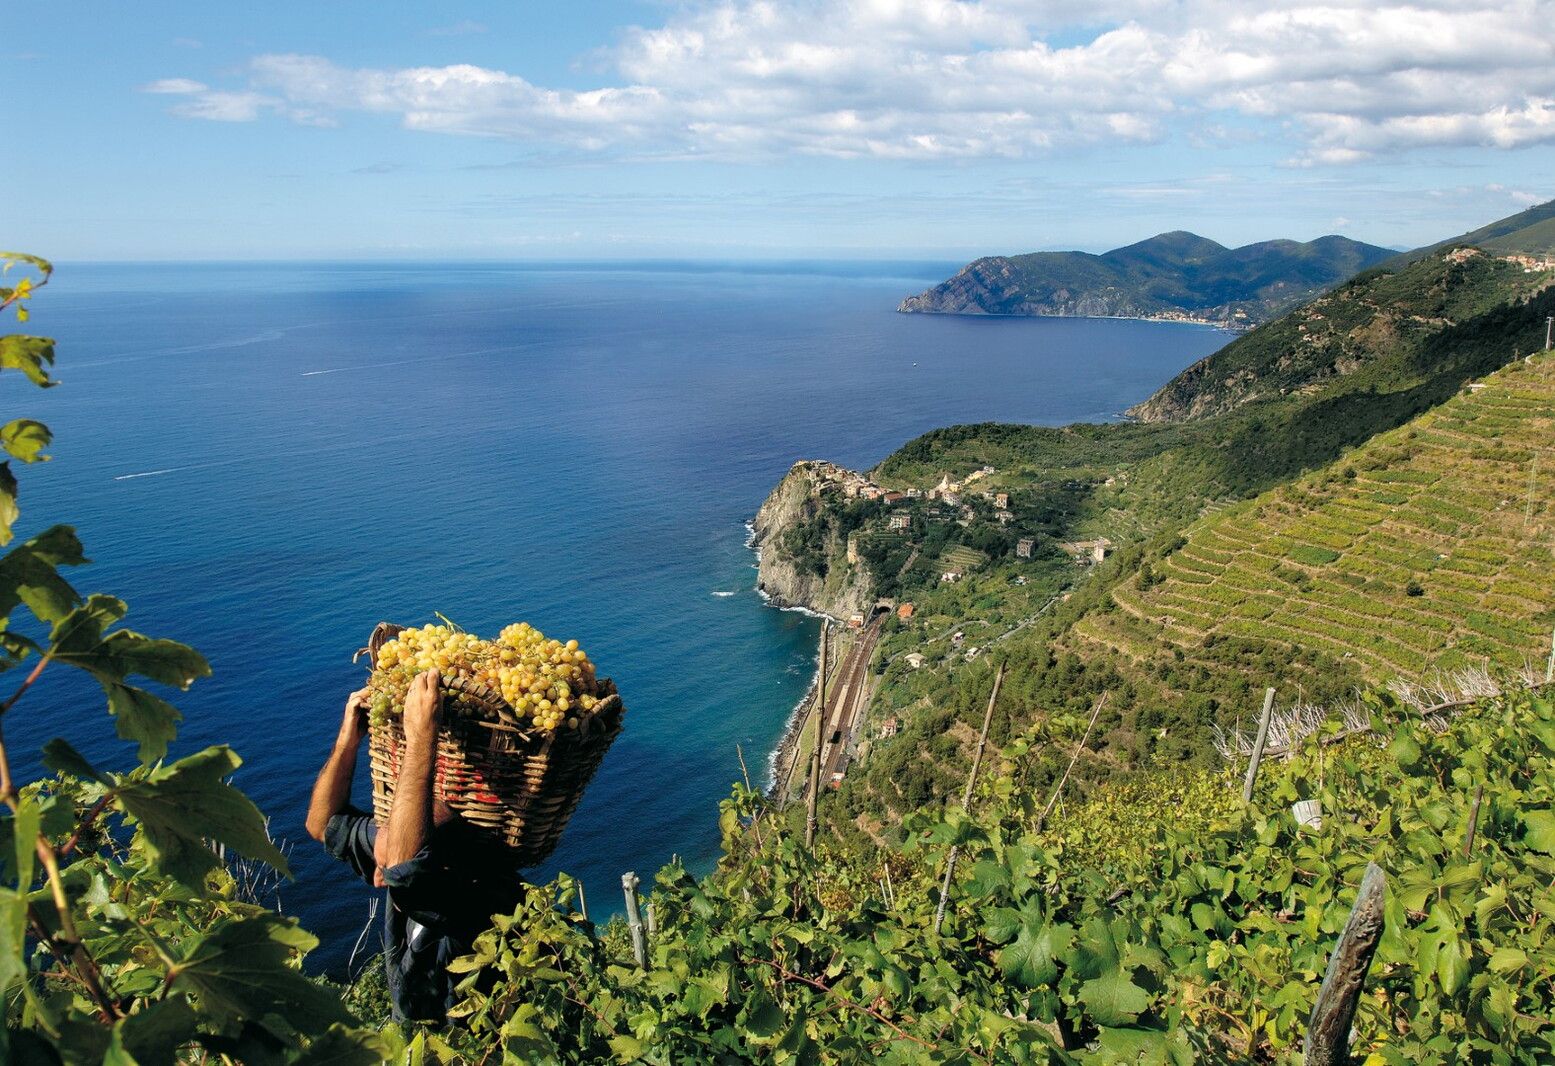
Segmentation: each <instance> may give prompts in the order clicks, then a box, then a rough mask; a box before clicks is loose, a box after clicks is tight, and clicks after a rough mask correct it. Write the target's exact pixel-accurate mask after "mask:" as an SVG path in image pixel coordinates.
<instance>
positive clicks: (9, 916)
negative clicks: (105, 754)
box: [0, 796, 43, 990]
mask: <svg viewBox="0 0 1555 1066" xmlns="http://www.w3.org/2000/svg"><path fill="white" fill-rule="evenodd" d="M42 819H43V815H42V812H41V811H40V810H39V808H38V803H37V800H36V799H34V798H32V797H27V796H24V797H23V798H22V799H21V800H20V801H19V803H18V805H17V808H16V814H15V815H14V816H12V818H11V819H10V823H11V824H10V826H9V828H10V830H11V843H12V844H13V846H14V850H15V859H14V862H15V866H14V867H13V872H14V873H15V875H16V887H15V888H14V889H12V888H10V887H9V886H7V887H5V888H0V990H5V989H9V988H10V987H11V986H12V984H14V983H15V982H18V981H25V980H26V979H27V893H28V891H29V890H30V889H31V888H32V875H33V869H34V860H35V859H36V857H37V850H36V849H37V843H38V828H39V826H40V825H41V824H42Z"/></svg>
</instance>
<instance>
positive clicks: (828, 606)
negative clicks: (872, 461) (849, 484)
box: [751, 460, 875, 619]
mask: <svg viewBox="0 0 1555 1066" xmlns="http://www.w3.org/2000/svg"><path fill="white" fill-rule="evenodd" d="M851 473H852V472H851V471H842V470H841V468H839V467H836V466H833V465H832V464H830V463H822V462H816V461H811V460H802V461H800V462H797V463H795V464H794V465H793V467H792V469H790V470H789V471H788V473H787V474H785V475H784V476H783V480H782V481H780V482H778V486H777V488H775V489H773V490H772V494H771V495H770V496H768V497H767V499H766V501H765V502H764V503H762V505H761V508H760V510H758V511H757V512H756V519H755V521H754V522H753V523H752V530H753V535H752V537H751V545H752V547H754V548H755V549H756V551H757V552H758V554H759V557H760V565H759V566H758V567H757V571H756V587H757V588H759V589H761V590H762V591H763V592H764V593H766V594H767V596H768V597H769V598H770V599H771V601H772V602H773V603H774V604H775V605H777V606H779V607H803V608H805V609H807V610H811V611H816V612H818V613H820V614H827V615H831V616H832V617H834V618H840V619H846V618H847V617H848V616H849V615H850V614H853V613H854V612H863V611H866V610H867V608H868V606H869V605H870V604H872V603H873V602H874V599H875V597H874V591H873V588H872V586H871V583H870V579H869V574H868V573H867V572H866V571H865V570H864V568H863V567H861V566H857V565H853V564H850V563H849V562H848V560H847V546H846V545H845V544H844V543H842V539H841V538H840V537H838V536H837V535H836V533H835V531H834V530H833V529H832V528H831V525H830V523H828V522H827V520H826V514H825V510H826V503H827V498H828V497H833V498H835V499H838V500H840V499H841V498H842V489H841V487H840V485H839V482H838V475H839V474H851ZM853 476H855V477H859V475H853ZM796 542H803V543H804V545H805V550H804V552H803V553H801V552H799V551H796V550H795V543H796Z"/></svg>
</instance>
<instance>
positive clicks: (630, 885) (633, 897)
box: [621, 870, 648, 970]
mask: <svg viewBox="0 0 1555 1066" xmlns="http://www.w3.org/2000/svg"><path fill="white" fill-rule="evenodd" d="M638 884H640V882H639V881H638V880H637V875H636V874H635V873H633V872H632V871H630V870H628V871H627V872H626V873H624V874H622V875H621V891H622V892H624V893H625V894H626V926H627V928H628V929H629V930H631V933H632V955H633V957H634V958H636V959H637V968H638V969H639V970H646V969H647V968H648V937H647V935H646V934H645V933H644V932H643V917H642V912H641V911H640V910H638V908H637V886H638Z"/></svg>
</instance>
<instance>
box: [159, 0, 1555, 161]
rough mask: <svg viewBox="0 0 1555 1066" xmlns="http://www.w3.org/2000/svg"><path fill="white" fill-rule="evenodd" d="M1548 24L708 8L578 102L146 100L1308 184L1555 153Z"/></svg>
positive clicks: (1379, 9) (571, 144) (1404, 15)
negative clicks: (1139, 155)
mask: <svg viewBox="0 0 1555 1066" xmlns="http://www.w3.org/2000/svg"><path fill="white" fill-rule="evenodd" d="M457 25H458V24H456V26H457ZM1551 25H1555V0H1458V2H1449V0H1412V2H1409V3H1393V4H1387V3H1384V4H1381V5H1378V4H1373V3H1366V2H1362V0H1269V2H1267V3H1260V4H1257V5H1253V4H1246V3H1243V4H1236V3H1231V2H1229V0H1176V2H1174V3H1168V4H1162V3H1155V2H1149V0H1096V2H1095V3H1091V4H1086V5H1083V6H1082V5H1078V4H1073V3H1070V4H1060V3H1057V2H1052V0H960V2H958V0H846V2H830V3H828V2H823V0H722V2H711V3H702V4H692V5H689V6H687V7H684V8H679V9H675V13H674V14H672V15H671V16H670V17H669V19H668V21H667V22H666V23H665V24H664V25H662V26H660V27H657V28H651V29H643V28H634V29H631V30H628V31H627V32H625V33H624V35H622V37H621V38H620V41H619V43H618V44H617V45H616V46H615V47H614V48H612V49H610V50H609V51H608V52H606V53H605V54H604V55H605V59H606V60H607V63H608V64H609V65H610V66H611V68H612V69H613V70H614V71H615V72H616V73H617V75H618V77H617V78H616V79H613V80H615V81H616V82H617V84H610V85H602V86H600V87H598V88H594V89H588V90H576V89H551V88H546V87H544V86H538V85H534V84H532V83H531V82H529V81H527V80H526V79H525V78H523V77H522V76H520V75H518V74H513V73H509V72H506V71H502V70H494V69H489V68H485V67H479V66H472V65H452V66H442V67H410V68H400V69H371V68H350V67H343V66H339V65H337V64H335V63H333V62H332V61H330V60H328V59H326V58H323V57H319V56H303V55H264V56H259V57H257V58H256V59H254V60H253V61H252V62H251V63H250V65H249V69H248V75H247V76H248V81H249V83H248V84H247V85H246V86H245V87H244V88H243V89H242V90H241V91H224V90H222V91H213V90H204V89H203V87H202V88H201V89H193V88H191V89H187V90H181V89H180V90H174V89H163V90H156V89H150V88H149V87H148V91H167V92H186V93H189V94H193V95H194V99H193V100H192V101H190V102H187V103H184V104H180V105H179V107H178V108H177V109H176V110H177V111H178V113H180V114H185V115H189V116H191V117H201V118H223V119H226V120H228V121H231V120H234V119H233V118H232V117H231V116H237V115H243V116H248V117H257V115H258V114H259V113H260V112H262V111H265V110H275V111H278V112H281V113H284V114H287V115H289V116H291V117H292V118H293V120H295V121H311V122H315V123H317V122H319V121H322V120H327V118H328V117H329V116H332V115H336V114H339V113H341V112H350V111H358V112H370V113H379V114H386V115H394V116H397V117H398V118H399V120H400V121H401V123H403V124H404V125H405V126H406V127H408V128H412V129H421V130H428V131H435V132H442V133H456V134H466V135H473V136H488V137H504V138H512V139H516V140H521V141H525V142H529V143H534V144H536V145H539V146H542V147H547V148H551V149H554V150H558V151H565V152H585V153H609V154H621V155H638V156H641V155H650V156H656V157H668V158H685V157H691V158H697V157H717V158H749V157H754V156H763V155H774V154H788V153H806V154H814V155H823V156H842V157H856V156H873V157H882V158H910V159H911V158H916V159H942V158H970V157H981V156H1015V157H1018V156H1023V155H1029V154H1033V153H1039V152H1043V151H1047V150H1054V149H1062V148H1064V147H1068V146H1074V145H1083V144H1089V143H1119V142H1123V143H1129V142H1148V141H1153V140H1159V139H1163V138H1172V137H1179V136H1180V137H1183V138H1185V139H1187V140H1188V141H1189V143H1209V142H1212V141H1215V140H1218V139H1224V136H1225V131H1226V129H1227V122H1228V121H1233V122H1235V123H1237V124H1239V125H1240V126H1242V127H1245V126H1247V125H1248V124H1252V125H1253V126H1254V127H1255V128H1259V129H1262V130H1263V132H1264V135H1266V136H1275V137H1279V138H1281V139H1286V140H1290V141H1292V142H1294V145H1295V153H1296V154H1295V156H1294V158H1293V159H1292V162H1293V163H1296V164H1298V165H1305V166H1313V165H1334V164H1344V163H1353V162H1357V161H1360V160H1364V159H1368V158H1372V157H1374V156H1377V155H1379V154H1385V153H1396V152H1402V151H1409V150H1412V149H1419V148H1435V147H1444V146H1464V145H1480V146H1489V147H1495V148H1516V147H1523V146H1527V145H1533V144H1551V143H1555V40H1552V38H1551V35H1550V34H1549V33H1548V32H1547V31H1548V27H1549V26H1551ZM1097 26H1101V27H1107V28H1105V29H1104V30H1102V31H1097V30H1091V31H1089V32H1082V31H1083V30H1084V28H1085V27H1097ZM454 28H455V27H449V28H448V29H450V30H451V29H454ZM1049 41H1058V42H1074V41H1079V42H1080V43H1069V44H1067V45H1062V46H1061V45H1056V44H1050V43H1049ZM153 84H157V85H161V84H167V85H174V84H179V85H183V84H187V85H189V86H195V85H198V83H195V82H186V80H185V79H167V80H166V81H165V82H162V83H153Z"/></svg>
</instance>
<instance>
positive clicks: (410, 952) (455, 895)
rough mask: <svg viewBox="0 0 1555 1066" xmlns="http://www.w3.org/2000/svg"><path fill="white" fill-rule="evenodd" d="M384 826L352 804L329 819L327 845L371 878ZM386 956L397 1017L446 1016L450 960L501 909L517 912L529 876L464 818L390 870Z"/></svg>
mask: <svg viewBox="0 0 1555 1066" xmlns="http://www.w3.org/2000/svg"><path fill="white" fill-rule="evenodd" d="M377 839H378V826H377V825H376V824H374V822H373V819H372V818H371V816H369V815H368V814H366V813H364V812H362V811H360V810H357V809H356V808H355V807H348V808H346V809H345V810H344V811H342V812H341V813H340V814H337V815H335V816H334V817H333V818H331V819H330V820H329V825H328V826H327V827H326V828H325V830H324V847H325V848H326V849H327V850H328V851H329V853H330V854H331V855H333V856H334V857H335V858H337V859H339V860H341V861H342V862H344V863H345V864H346V865H348V866H350V867H351V869H352V870H354V871H356V873H357V875H358V876H360V877H361V878H362V879H363V880H365V881H366V882H367V883H368V884H372V882H373V873H374V871H375V870H376V869H377V865H378V864H377V860H376V859H375V858H374V857H373V844H374V843H375V842H376V841H377ZM383 879H384V881H385V883H386V884H387V885H388V890H387V893H386V897H387V898H386V899H385V901H384V912H383V961H384V966H385V968H386V970H387V976H388V983H389V996H390V999H391V1000H392V1002H393V1007H394V1017H395V1020H396V1021H401V1022H404V1021H418V1022H442V1021H443V1020H444V1019H445V1017H446V1014H447V1011H448V1009H449V1008H450V1007H452V1006H453V1005H454V1003H456V1002H457V1001H458V998H459V997H458V996H457V995H456V994H455V993H454V980H453V979H452V978H451V977H450V976H449V973H448V964H449V963H450V962H452V961H453V960H454V959H456V958H458V957H459V956H460V955H467V954H469V952H470V948H471V945H472V944H473V943H474V941H475V938H476V936H478V935H479V934H480V933H482V932H484V931H485V930H486V929H487V928H489V927H490V926H491V917H492V915H494V914H512V913H513V909H514V907H515V906H516V905H517V903H518V899H519V896H520V894H521V893H522V892H523V888H524V881H523V878H522V877H520V876H519V872H518V870H517V868H516V867H515V866H514V865H513V863H512V861H511V860H510V859H508V857H507V852H506V851H505V849H503V848H502V847H501V845H499V844H496V843H494V842H492V841H491V840H490V839H489V838H487V837H485V836H483V835H482V834H481V833H480V832H479V831H478V830H475V829H473V828H471V827H470V826H469V825H468V824H467V823H465V822H463V821H461V820H460V819H459V818H454V819H453V820H452V821H450V822H447V823H445V824H443V825H440V826H437V827H436V828H434V829H433V830H432V833H431V835H430V838H429V839H428V841H427V843H426V846H425V847H423V848H422V849H421V850H420V851H418V852H417V853H416V854H415V855H413V856H412V857H411V858H409V859H407V860H406V861H405V862H402V863H397V864H396V865H394V866H390V867H388V868H386V869H385V870H384V871H383Z"/></svg>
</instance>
